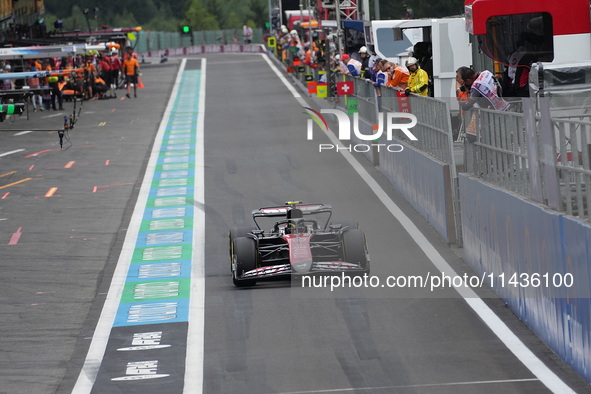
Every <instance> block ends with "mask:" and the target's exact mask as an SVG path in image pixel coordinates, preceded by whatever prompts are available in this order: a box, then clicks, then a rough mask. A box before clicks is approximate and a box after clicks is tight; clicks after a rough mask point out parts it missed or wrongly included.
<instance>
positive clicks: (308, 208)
mask: <svg viewBox="0 0 591 394" xmlns="http://www.w3.org/2000/svg"><path fill="white" fill-rule="evenodd" d="M292 208H297V209H299V210H301V211H302V213H303V214H304V215H314V214H322V213H328V220H327V221H326V223H327V224H328V222H329V221H330V217H331V216H332V207H331V206H330V205H328V204H295V203H286V205H285V206H280V207H265V208H259V209H255V210H253V211H252V218H253V220H254V222H255V223H256V224H257V227H258V223H257V218H274V217H277V218H279V217H281V218H286V217H287V212H288V211H289V210H290V209H292ZM259 228H260V227H259Z"/></svg>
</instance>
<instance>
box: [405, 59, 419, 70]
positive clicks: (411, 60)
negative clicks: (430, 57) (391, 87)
mask: <svg viewBox="0 0 591 394" xmlns="http://www.w3.org/2000/svg"><path fill="white" fill-rule="evenodd" d="M418 63H419V60H418V59H417V58H416V57H412V56H411V57H409V58H408V59H406V68H409V67H410V66H412V65H414V64H416V65H418Z"/></svg>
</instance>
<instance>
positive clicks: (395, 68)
mask: <svg viewBox="0 0 591 394" xmlns="http://www.w3.org/2000/svg"><path fill="white" fill-rule="evenodd" d="M385 68H386V72H387V73H388V83H387V84H386V86H388V87H391V88H396V89H402V90H404V89H406V86H407V83H408V77H409V75H410V74H409V72H408V70H407V69H405V68H403V67H402V66H399V65H396V63H390V62H388V63H387V64H386V65H385Z"/></svg>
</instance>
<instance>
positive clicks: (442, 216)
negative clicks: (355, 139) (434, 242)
mask: <svg viewBox="0 0 591 394" xmlns="http://www.w3.org/2000/svg"><path fill="white" fill-rule="evenodd" d="M390 143H393V144H401V145H402V144H404V142H402V141H397V140H392V141H391V142H390ZM403 146H404V150H403V151H401V152H398V153H395V154H382V155H380V162H379V164H380V165H379V168H380V171H381V172H382V173H383V174H384V175H385V176H386V177H387V178H388V180H389V181H390V183H391V184H392V185H393V186H394V189H396V190H397V191H398V192H399V193H400V194H401V195H402V196H403V197H404V199H405V200H406V201H408V202H409V203H410V204H411V205H412V206H413V208H415V209H416V210H417V211H418V212H419V213H420V214H421V216H423V217H424V218H425V219H426V220H427V221H428V222H429V224H431V226H433V228H435V230H437V232H438V233H439V234H440V235H441V236H442V237H443V238H444V239H445V240H446V242H448V243H453V242H455V241H456V239H455V228H454V222H453V208H452V207H451V204H452V193H451V181H450V177H449V174H450V171H449V165H448V164H445V163H442V162H440V161H439V160H436V159H434V158H430V157H428V156H427V155H425V154H424V153H422V152H420V151H418V150H416V149H414V148H412V147H410V146H408V145H403Z"/></svg>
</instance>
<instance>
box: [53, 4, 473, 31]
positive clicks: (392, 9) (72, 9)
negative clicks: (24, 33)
mask: <svg viewBox="0 0 591 394" xmlns="http://www.w3.org/2000/svg"><path fill="white" fill-rule="evenodd" d="M318 1H319V0H313V1H312V2H313V3H317V2H318ZM369 3H370V5H371V8H372V12H373V8H374V7H373V1H370V2H369ZM44 4H45V9H46V12H47V15H46V17H45V19H46V21H47V24H48V28H50V29H51V27H52V25H53V22H54V21H55V19H57V18H59V19H61V20H62V21H63V22H64V30H65V31H68V30H72V29H75V28H79V29H82V30H87V29H88V24H90V26H91V28H92V29H93V30H94V29H96V28H97V27H98V28H100V27H101V26H102V25H108V26H109V27H113V28H115V27H135V26H138V25H139V26H142V28H143V29H144V30H156V31H175V30H177V29H178V27H179V26H180V25H181V24H183V23H191V24H192V26H193V30H195V31H198V30H202V29H205V30H217V29H220V28H221V29H237V28H242V26H243V25H244V24H248V25H250V26H252V25H253V24H254V26H252V27H262V26H264V25H265V23H267V22H268V19H269V10H268V0H180V1H179V0H175V1H171V0H125V1H121V0H45V2H44ZM405 4H406V5H407V7H408V8H412V10H413V12H414V15H415V17H417V18H424V17H442V16H449V15H458V14H461V13H462V12H463V5H464V0H437V1H433V0H413V1H408V0H381V1H380V17H381V19H399V18H402V16H403V14H404V7H403V6H404V5H405ZM84 9H88V10H89V12H88V13H87V15H86V16H85V15H84V14H83V10H84ZM95 9H97V11H96V12H95ZM86 17H88V23H87V21H86Z"/></svg>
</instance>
